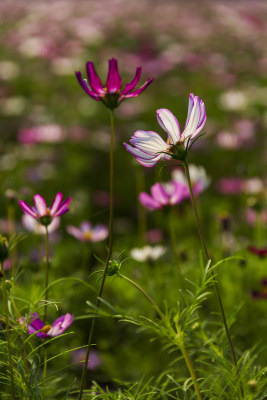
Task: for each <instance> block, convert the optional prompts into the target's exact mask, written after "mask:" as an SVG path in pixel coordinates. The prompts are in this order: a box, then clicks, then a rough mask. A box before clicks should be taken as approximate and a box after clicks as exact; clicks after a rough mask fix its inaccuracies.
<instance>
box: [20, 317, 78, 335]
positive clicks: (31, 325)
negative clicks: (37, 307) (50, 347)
mask: <svg viewBox="0 0 267 400" xmlns="http://www.w3.org/2000/svg"><path fill="white" fill-rule="evenodd" d="M73 320H74V316H73V315H72V314H69V313H67V314H65V315H62V316H61V317H59V318H57V319H56V320H55V322H53V324H52V325H45V323H44V322H43V321H42V320H40V319H39V318H38V314H37V313H34V314H33V315H32V316H31V317H30V320H29V321H28V320H27V318H26V317H23V318H19V322H20V324H21V325H23V326H25V327H26V328H27V329H28V334H29V335H32V334H33V333H36V336H39V337H40V338H47V337H55V336H60V335H62V333H63V332H64V331H65V330H66V329H67V328H68V327H69V326H70V325H71V324H72V322H73Z"/></svg>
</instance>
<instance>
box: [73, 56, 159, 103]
mask: <svg viewBox="0 0 267 400" xmlns="http://www.w3.org/2000/svg"><path fill="white" fill-rule="evenodd" d="M141 72H142V68H141V67H138V68H137V69H136V73H135V77H134V78H133V80H132V81H131V82H129V83H126V85H125V86H124V89H122V90H121V86H122V79H121V77H120V74H119V71H118V64H117V60H116V59H115V58H112V59H111V60H109V69H108V77H107V81H106V84H105V85H104V86H103V85H102V83H101V80H100V78H99V76H98V75H97V73H96V71H95V67H94V63H93V62H91V61H89V62H88V63H87V64H86V74H87V78H88V81H87V80H86V79H83V78H82V74H81V72H79V71H77V72H76V77H77V80H78V82H79V84H80V85H81V87H82V88H83V90H84V91H85V93H87V94H88V95H89V96H90V97H92V98H93V99H94V100H97V101H102V102H103V103H104V104H105V105H106V106H107V107H108V108H110V109H114V108H116V107H118V105H119V104H120V103H121V102H122V101H123V100H125V99H130V98H131V97H136V96H138V95H139V94H140V93H141V92H143V91H144V90H145V89H146V88H147V87H148V86H149V85H150V83H151V82H152V81H153V79H148V80H147V81H146V82H145V83H144V85H142V86H141V87H140V88H139V89H136V90H134V89H135V87H136V85H137V83H138V82H139V79H140V76H141Z"/></svg>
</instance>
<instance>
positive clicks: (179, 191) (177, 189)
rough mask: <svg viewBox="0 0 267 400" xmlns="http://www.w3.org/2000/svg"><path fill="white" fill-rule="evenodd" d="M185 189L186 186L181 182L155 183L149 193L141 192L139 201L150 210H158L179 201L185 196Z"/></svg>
mask: <svg viewBox="0 0 267 400" xmlns="http://www.w3.org/2000/svg"><path fill="white" fill-rule="evenodd" d="M187 190H188V189H187V186H186V185H185V184H183V183H181V182H174V181H171V182H168V183H163V184H160V183H155V184H154V185H153V186H152V187H151V190H150V191H151V195H149V194H148V193H145V192H142V193H140V195H139V201H140V203H141V204H142V205H143V206H144V207H146V208H148V209H150V210H159V209H161V208H163V207H165V206H173V205H175V204H178V203H181V201H183V200H184V198H185V197H186V196H187Z"/></svg>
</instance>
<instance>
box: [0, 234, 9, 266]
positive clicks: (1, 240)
mask: <svg viewBox="0 0 267 400" xmlns="http://www.w3.org/2000/svg"><path fill="white" fill-rule="evenodd" d="M8 255H9V246H8V240H7V238H6V237H4V236H2V235H0V262H4V261H5V260H6V259H7V258H8Z"/></svg>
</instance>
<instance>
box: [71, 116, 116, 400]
mask: <svg viewBox="0 0 267 400" xmlns="http://www.w3.org/2000/svg"><path fill="white" fill-rule="evenodd" d="M109 111H110V152H109V244H108V254H107V258H106V263H105V269H104V272H103V276H102V279H101V283H100V287H99V290H98V294H97V300H96V308H98V307H99V305H100V298H101V296H102V293H103V289H104V285H105V280H106V276H107V270H108V266H109V261H110V259H111V255H112V247H113V231H114V229H113V220H114V112H113V110H109ZM95 323H96V317H94V318H93V319H92V322H91V327H90V331H89V336H88V344H87V350H86V356H85V361H84V365H83V372H82V379H81V387H80V393H79V400H80V399H82V396H83V389H84V384H85V379H86V372H87V364H88V361H89V356H90V350H91V346H92V341H93V337H94V330H95Z"/></svg>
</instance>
